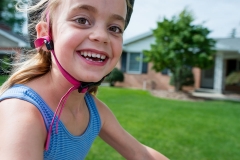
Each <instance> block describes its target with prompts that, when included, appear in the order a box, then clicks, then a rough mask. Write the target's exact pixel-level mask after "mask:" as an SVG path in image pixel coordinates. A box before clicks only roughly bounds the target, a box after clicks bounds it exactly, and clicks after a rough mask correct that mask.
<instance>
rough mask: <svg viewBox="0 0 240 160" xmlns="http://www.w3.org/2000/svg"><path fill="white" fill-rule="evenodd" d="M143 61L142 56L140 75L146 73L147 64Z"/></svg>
mask: <svg viewBox="0 0 240 160" xmlns="http://www.w3.org/2000/svg"><path fill="white" fill-rule="evenodd" d="M144 59H145V55H144V54H143V59H142V73H147V71H148V62H145V61H144Z"/></svg>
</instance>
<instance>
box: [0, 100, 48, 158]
mask: <svg viewBox="0 0 240 160" xmlns="http://www.w3.org/2000/svg"><path fill="white" fill-rule="evenodd" d="M45 137H46V128H45V124H44V120H43V118H42V115H41V113H40V112H39V111H38V109H37V108H36V107H35V106H34V105H33V104H31V103H29V102H27V101H23V100H20V99H6V100H3V101H1V103H0V141H1V145H0V159H15V158H16V159H24V158H26V157H28V158H29V159H30V157H32V158H34V159H42V158H43V157H42V156H43V149H44V148H43V147H44V142H45Z"/></svg>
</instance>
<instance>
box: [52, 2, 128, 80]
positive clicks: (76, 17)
mask: <svg viewBox="0 0 240 160" xmlns="http://www.w3.org/2000/svg"><path fill="white" fill-rule="evenodd" d="M51 14H52V16H53V22H52V32H53V41H54V49H55V53H56V56H57V58H58V60H59V62H60V64H61V65H62V66H63V68H64V69H65V70H66V71H67V72H69V73H70V74H71V75H72V76H73V77H75V78H76V79H77V80H79V81H84V82H97V81H99V80H100V79H101V78H102V77H104V76H105V75H107V74H108V73H110V72H111V71H112V69H113V68H114V67H115V65H116V64H117V62H118V60H119V58H120V56H121V53H122V42H123V31H124V26H125V18H126V14H127V4H126V0H62V1H61V4H60V5H59V6H58V7H57V9H56V10H55V11H54V12H53V13H51Z"/></svg>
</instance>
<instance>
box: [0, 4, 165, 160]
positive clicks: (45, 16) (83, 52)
mask: <svg viewBox="0 0 240 160" xmlns="http://www.w3.org/2000/svg"><path fill="white" fill-rule="evenodd" d="M131 5H133V0H130V1H129V0H127V1H126V0H40V1H39V3H37V4H36V5H33V6H32V7H30V8H29V11H30V12H31V13H30V14H29V15H30V20H32V21H33V20H34V21H35V22H37V23H36V26H35V28H36V36H37V39H36V41H35V42H34V43H35V46H36V48H37V53H36V54H34V55H33V56H32V57H31V58H30V59H29V60H27V61H25V62H23V64H22V65H21V66H19V67H15V70H14V71H13V74H12V75H11V76H10V78H9V79H8V80H7V81H6V82H5V83H4V84H3V86H2V88H1V92H2V95H1V97H0V100H1V103H0V142H1V145H0V159H4V160H13V159H14V160H15V159H16V160H21V159H24V160H26V159H31V160H32V159H34V160H38V159H39V160H40V159H51V160H55V159H56V160H61V159H84V158H85V157H86V155H87V153H88V151H89V149H90V147H91V145H92V143H93V141H94V139H95V138H96V136H98V135H99V136H100V137H101V138H102V139H103V140H104V141H105V142H106V143H108V144H109V145H111V146H112V147H113V148H114V149H116V150H117V151H118V152H119V153H120V154H121V155H122V156H123V157H125V158H126V159H129V160H141V159H144V160H152V159H155V160H165V159H166V157H164V156H163V155H162V154H160V153H158V152H157V151H155V150H154V149H151V148H149V147H147V146H145V145H143V144H141V143H139V142H138V141H137V140H136V139H134V138H133V137H132V136H131V135H129V134H128V133H127V132H126V131H125V130H124V129H123V128H122V127H121V126H120V124H119V123H118V121H117V120H116V118H115V117H114V115H113V113H112V112H111V111H110V110H109V108H108V107H107V106H106V105H105V104H104V103H102V102H101V101H100V100H98V99H97V98H96V97H95V96H94V93H96V91H97V87H96V86H97V85H99V84H100V83H101V81H102V80H103V78H104V77H105V76H106V75H107V74H109V73H110V72H111V70H112V69H113V68H114V67H115V65H116V64H117V62H118V60H119V58H120V56H121V52H122V41H123V31H124V29H125V28H126V26H127V24H128V22H129V19H130V16H131V12H132V10H131ZM39 15H41V19H40V20H37V18H39Z"/></svg>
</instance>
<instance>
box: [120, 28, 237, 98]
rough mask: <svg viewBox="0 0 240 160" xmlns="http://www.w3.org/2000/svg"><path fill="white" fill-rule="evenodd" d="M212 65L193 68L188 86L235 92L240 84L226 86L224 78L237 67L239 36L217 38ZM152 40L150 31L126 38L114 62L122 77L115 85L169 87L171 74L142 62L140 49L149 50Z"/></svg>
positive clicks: (168, 88)
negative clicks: (123, 78)
mask: <svg viewBox="0 0 240 160" xmlns="http://www.w3.org/2000/svg"><path fill="white" fill-rule="evenodd" d="M215 40H216V46H215V50H216V54H215V64H214V67H213V68H211V69H208V70H200V69H199V68H193V74H194V79H195V84H194V86H193V88H192V89H198V88H205V89H211V90H213V91H214V92H218V93H222V92H223V91H228V90H229V91H238V92H240V86H226V85H225V78H226V76H228V75H229V74H230V73H231V72H232V71H235V70H240V38H217V39H215ZM153 43H155V38H154V36H153V33H152V32H147V33H144V34H142V35H139V36H136V37H133V38H131V39H129V40H126V41H125V42H124V45H123V53H122V56H121V59H120V61H119V63H118V65H117V67H118V68H119V69H121V70H122V71H123V72H124V76H125V80H124V82H123V83H117V84H116V85H117V86H123V87H132V88H143V89H160V90H173V89H174V87H173V86H171V85H169V80H170V76H171V73H170V72H169V71H168V70H164V71H162V72H161V73H156V72H155V71H153V70H152V69H151V67H152V64H151V63H146V62H143V57H144V55H143V52H142V51H143V50H149V49H150V44H153Z"/></svg>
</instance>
